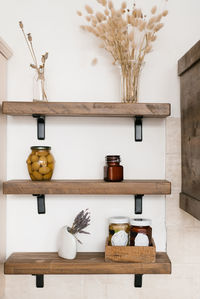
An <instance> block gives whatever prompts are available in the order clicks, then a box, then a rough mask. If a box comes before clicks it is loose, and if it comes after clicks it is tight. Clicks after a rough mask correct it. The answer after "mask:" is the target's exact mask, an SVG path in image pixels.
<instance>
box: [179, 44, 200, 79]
mask: <svg viewBox="0 0 200 299" xmlns="http://www.w3.org/2000/svg"><path fill="white" fill-rule="evenodd" d="M199 60H200V41H198V42H197V43H196V44H195V45H194V46H193V47H192V48H191V49H190V50H189V51H188V52H187V53H186V54H185V55H184V56H183V57H181V59H179V61H178V75H179V76H181V75H182V74H183V73H184V72H186V71H187V70H188V69H189V68H191V67H192V66H193V65H194V64H195V63H197V62H198V61H199Z"/></svg>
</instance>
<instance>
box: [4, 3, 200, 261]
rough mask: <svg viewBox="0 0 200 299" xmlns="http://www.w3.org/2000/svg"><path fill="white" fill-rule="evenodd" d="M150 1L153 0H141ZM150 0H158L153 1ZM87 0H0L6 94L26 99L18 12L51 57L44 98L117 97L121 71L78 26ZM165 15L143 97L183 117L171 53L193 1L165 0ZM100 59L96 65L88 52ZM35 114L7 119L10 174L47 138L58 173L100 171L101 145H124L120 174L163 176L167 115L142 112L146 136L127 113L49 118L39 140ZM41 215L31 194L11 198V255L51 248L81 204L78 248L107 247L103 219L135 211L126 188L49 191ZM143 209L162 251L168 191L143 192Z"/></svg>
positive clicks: (195, 18) (181, 48) (191, 28)
mask: <svg viewBox="0 0 200 299" xmlns="http://www.w3.org/2000/svg"><path fill="white" fill-rule="evenodd" d="M88 2H89V1H88ZM90 2H91V1H90ZM146 2H148V4H149V0H146ZM151 2H152V5H153V3H155V1H151ZM84 4H85V2H84V1H81V0H76V1H63V0H57V1H52V0H51V1H47V0H43V1H39V0H34V1H33V0H28V1H27V0H26V1H25V0H18V1H14V0H6V1H5V0H2V1H1V10H0V28H1V29H0V35H1V36H2V37H3V38H4V39H5V40H6V41H7V43H8V44H9V45H10V47H11V48H12V49H13V52H14V56H13V58H12V59H11V60H10V62H9V77H8V100H22V101H27V100H29V101H31V100H32V77H33V71H32V70H31V69H30V68H29V63H31V59H30V55H29V53H28V50H27V48H26V45H25V42H24V40H23V37H22V34H21V32H20V29H19V27H18V21H19V20H22V21H23V22H24V25H25V29H26V31H27V32H31V33H32V36H33V40H34V44H35V45H36V48H37V53H38V56H39V55H40V53H42V52H44V51H48V52H49V59H48V61H47V76H46V78H47V82H48V97H49V100H50V101H120V98H119V85H120V77H119V73H118V70H117V68H116V67H114V66H112V64H111V62H112V60H111V59H110V57H109V56H108V55H106V54H105V53H104V52H103V50H101V49H99V48H98V45H99V42H98V41H97V40H96V39H95V38H93V37H91V36H90V35H89V33H88V34H87V33H83V32H82V31H81V30H80V29H79V25H80V24H81V19H80V18H79V17H78V16H77V15H76V10H77V9H81V8H82V7H83V6H84ZM168 7H169V11H170V14H169V17H167V19H166V26H165V28H164V29H163V30H162V31H161V32H160V35H159V37H160V38H159V40H158V41H157V43H156V44H155V51H154V52H153V53H152V54H150V55H149V56H148V58H147V60H146V61H147V62H146V66H145V68H144V71H143V74H142V77H141V88H140V89H141V92H140V102H170V103H172V115H173V116H179V81H178V78H177V72H176V69H177V59H178V58H179V57H180V56H181V55H182V54H184V53H185V51H186V50H188V49H189V48H190V47H191V45H193V44H194V43H195V42H196V41H197V40H198V38H199V28H200V26H199V25H200V19H199V15H198V12H199V8H200V2H199V1H197V0H191V1H187V0H170V1H169V3H168ZM94 57H97V58H98V59H99V63H98V65H97V66H95V67H92V66H91V64H90V62H91V60H92V59H93V58H94ZM35 122H36V121H35V120H34V119H31V118H29V117H9V118H8V163H7V176H8V179H22V178H28V172H27V169H26V163H25V161H26V157H27V155H28V153H29V151H30V150H29V148H30V146H31V145H36V144H41V145H42V144H44V145H51V146H52V152H53V154H54V156H55V159H56V169H55V173H54V178H55V179H59V178H68V179H70V178H82V179H83V178H101V177H102V169H103V165H104V157H105V155H106V154H120V155H121V157H122V161H123V162H122V163H123V165H124V168H125V178H135V179H136V178H141V179H142V178H147V179H151V178H160V179H162V178H164V177H165V121H164V120H159V119H157V120H153V119H152V120H149V119H147V120H144V142H142V143H135V142H134V141H133V120H131V119H119V118H113V119H106V118H105V119H104V118H47V121H46V124H47V125H46V136H47V138H46V140H45V141H40V142H39V141H37V140H36V125H35ZM46 205H47V214H46V215H37V213H36V200H35V198H32V197H31V196H8V197H7V255H8V254H10V253H11V252H13V251H43V250H45V251H52V250H56V240H57V234H58V231H59V228H60V227H61V226H63V225H65V224H71V222H72V219H73V217H74V216H75V215H76V213H77V212H79V211H80V210H81V209H83V208H89V209H90V210H91V213H92V215H91V217H92V223H91V227H90V232H91V235H90V236H81V239H82V240H84V245H83V246H81V247H80V249H79V250H80V251H86V250H88V251H99V250H103V248H104V241H105V237H106V234H107V219H108V217H110V216H113V215H118V214H122V215H128V216H134V213H133V212H134V209H133V208H134V198H133V197H132V196H46ZM144 217H148V218H152V220H153V232H154V238H155V241H156V245H157V248H158V250H165V241H166V237H165V199H164V197H163V196H145V198H144Z"/></svg>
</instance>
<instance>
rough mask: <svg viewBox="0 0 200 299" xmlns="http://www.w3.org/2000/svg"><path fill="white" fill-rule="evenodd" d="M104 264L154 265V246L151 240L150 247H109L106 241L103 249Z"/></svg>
mask: <svg viewBox="0 0 200 299" xmlns="http://www.w3.org/2000/svg"><path fill="white" fill-rule="evenodd" d="M105 261H106V262H111V261H112V262H133V263H154V262H155V261H156V246H155V242H154V240H153V239H152V245H151V246H110V245H108V239H107V240H106V247H105Z"/></svg>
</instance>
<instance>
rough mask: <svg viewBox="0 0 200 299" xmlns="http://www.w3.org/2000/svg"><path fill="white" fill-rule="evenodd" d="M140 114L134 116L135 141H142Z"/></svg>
mask: <svg viewBox="0 0 200 299" xmlns="http://www.w3.org/2000/svg"><path fill="white" fill-rule="evenodd" d="M142 118H143V116H142V115H136V116H135V141H136V142H141V141H142Z"/></svg>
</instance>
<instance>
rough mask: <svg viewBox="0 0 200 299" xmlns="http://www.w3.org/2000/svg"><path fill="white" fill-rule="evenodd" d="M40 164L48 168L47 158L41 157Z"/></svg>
mask: <svg viewBox="0 0 200 299" xmlns="http://www.w3.org/2000/svg"><path fill="white" fill-rule="evenodd" d="M39 162H40V165H41V166H47V158H46V157H45V156H41V157H40V158H39Z"/></svg>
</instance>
